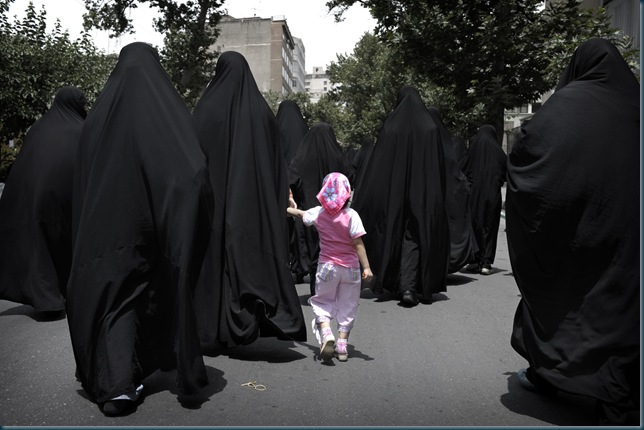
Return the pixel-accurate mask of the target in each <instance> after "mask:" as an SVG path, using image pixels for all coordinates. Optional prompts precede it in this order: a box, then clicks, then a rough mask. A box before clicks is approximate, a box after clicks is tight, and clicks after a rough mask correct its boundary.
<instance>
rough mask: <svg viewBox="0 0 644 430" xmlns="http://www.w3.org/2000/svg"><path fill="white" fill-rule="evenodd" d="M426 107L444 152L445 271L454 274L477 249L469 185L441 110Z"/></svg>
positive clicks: (473, 255) (471, 258) (470, 258)
mask: <svg viewBox="0 0 644 430" xmlns="http://www.w3.org/2000/svg"><path fill="white" fill-rule="evenodd" d="M427 109H428V111H429V114H430V115H431V116H432V118H433V119H434V123H435V124H436V126H437V127H438V130H439V132H440V135H441V143H442V144H443V153H444V155H445V209H446V210H447V217H448V219H449V237H450V260H449V269H448V273H454V272H458V271H459V270H461V269H462V268H463V267H464V266H465V265H466V264H467V263H469V262H471V261H473V260H474V258H475V256H476V252H477V251H478V245H477V244H476V238H475V236H474V230H473V228H472V216H471V214H470V197H471V196H470V185H469V182H468V181H467V178H466V177H465V174H464V173H463V172H462V171H461V168H460V166H459V163H458V159H457V156H456V150H455V148H454V142H453V139H452V137H451V136H450V134H449V132H448V131H447V128H446V127H445V124H443V119H442V118H441V115H440V112H439V111H438V109H436V108H435V107H429V108H427Z"/></svg>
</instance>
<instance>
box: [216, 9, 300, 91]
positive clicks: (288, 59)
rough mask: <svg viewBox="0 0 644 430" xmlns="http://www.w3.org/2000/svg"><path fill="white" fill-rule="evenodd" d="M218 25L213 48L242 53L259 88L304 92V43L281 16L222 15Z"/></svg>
mask: <svg viewBox="0 0 644 430" xmlns="http://www.w3.org/2000/svg"><path fill="white" fill-rule="evenodd" d="M219 28H220V30H221V33H220V34H219V37H218V38H217V41H216V42H215V46H214V47H213V48H214V49H215V50H216V51H218V52H220V53H221V52H225V51H237V52H239V53H240V54H242V55H243V56H244V57H245V58H246V61H248V65H249V66H250V70H251V72H252V73H253V77H254V78H255V81H256V82H257V86H258V87H259V90H260V91H274V92H278V93H281V94H288V93H291V92H296V91H304V82H305V78H304V75H305V72H304V70H305V69H304V66H305V63H304V61H305V50H304V44H303V43H302V40H301V39H297V38H295V37H293V36H292V35H291V32H290V30H289V28H288V24H287V23H286V18H285V17H284V16H274V17H272V18H258V17H252V18H233V17H232V16H225V17H223V18H222V19H221V21H220V22H219Z"/></svg>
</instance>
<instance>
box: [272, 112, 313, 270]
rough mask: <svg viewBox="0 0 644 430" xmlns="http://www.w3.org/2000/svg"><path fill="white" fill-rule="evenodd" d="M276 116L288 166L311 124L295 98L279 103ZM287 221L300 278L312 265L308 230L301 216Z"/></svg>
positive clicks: (293, 260)
mask: <svg viewBox="0 0 644 430" xmlns="http://www.w3.org/2000/svg"><path fill="white" fill-rule="evenodd" d="M276 118H277V124H278V126H279V129H280V135H281V137H282V146H283V148H284V153H285V160H286V166H288V165H289V164H290V163H291V160H292V159H293V157H294V156H295V153H296V152H297V149H298V148H299V146H300V144H301V143H302V139H303V138H304V136H305V135H306V133H307V132H308V131H309V126H308V125H307V124H306V121H305V120H304V117H303V116H302V111H300V107H299V106H298V105H297V103H296V102H294V101H293V100H284V101H283V102H281V103H280V104H279V107H278V108H277V115H276ZM287 223H288V232H289V251H290V265H291V272H292V274H293V276H294V277H295V278H296V279H297V280H299V279H301V278H302V277H303V276H304V275H307V274H308V272H309V267H310V265H311V258H310V257H309V250H308V246H307V241H306V232H305V229H304V224H303V223H302V219H301V218H299V217H295V218H293V217H289V218H288V220H287Z"/></svg>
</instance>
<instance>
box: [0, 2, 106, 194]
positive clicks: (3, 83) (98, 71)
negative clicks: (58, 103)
mask: <svg viewBox="0 0 644 430" xmlns="http://www.w3.org/2000/svg"><path fill="white" fill-rule="evenodd" d="M10 3H12V0H0V142H2V157H1V163H2V166H1V167H0V181H3V180H5V179H6V175H7V173H8V170H9V168H10V166H11V164H12V163H13V159H14V158H15V156H16V155H17V153H18V150H19V148H20V144H21V141H22V137H23V136H24V134H25V133H26V131H27V129H28V128H29V126H31V124H33V123H34V122H35V121H36V120H37V119H38V118H39V117H40V116H42V114H44V113H45V112H46V111H47V109H49V106H50V105H51V103H52V101H53V99H54V96H55V95H56V92H57V91H58V90H59V89H60V88H61V87H63V86H67V85H72V86H76V87H78V88H80V89H81V90H82V91H83V92H84V93H85V95H86V97H87V99H88V102H89V103H90V104H91V103H92V102H93V101H94V100H95V98H96V97H97V95H98V94H99V92H100V91H101V89H102V88H103V85H104V84H105V81H106V80H107V77H108V76H109V73H110V72H111V70H112V68H113V66H114V63H115V59H114V58H113V57H109V56H105V55H104V54H103V53H102V52H100V51H98V50H97V48H96V47H95V46H94V45H93V43H92V41H91V38H90V37H89V35H88V34H87V33H83V34H82V35H81V38H79V39H76V40H74V41H72V40H70V37H69V34H68V33H67V31H63V30H62V28H61V25H60V22H59V21H57V22H56V25H55V27H54V29H53V31H52V32H51V33H49V32H47V25H46V10H45V9H44V8H42V9H41V11H40V12H37V11H36V10H35V8H34V5H33V3H30V4H29V6H28V7H27V9H26V11H25V12H26V14H25V17H24V18H23V19H22V21H17V20H10V19H9V18H8V16H7V14H8V12H9V5H10ZM9 140H13V143H14V146H13V147H11V148H10V147H9V146H8V145H7V143H8V141H9Z"/></svg>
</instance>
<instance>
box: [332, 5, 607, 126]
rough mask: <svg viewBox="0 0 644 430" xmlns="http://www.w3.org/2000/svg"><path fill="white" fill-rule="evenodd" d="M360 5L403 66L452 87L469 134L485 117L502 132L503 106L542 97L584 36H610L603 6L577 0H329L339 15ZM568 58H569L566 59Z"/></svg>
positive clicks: (448, 88)
mask: <svg viewBox="0 0 644 430" xmlns="http://www.w3.org/2000/svg"><path fill="white" fill-rule="evenodd" d="M354 4H360V5H362V6H363V7H366V8H368V9H369V10H370V12H371V14H372V16H373V17H374V18H375V19H376V20H377V23H378V24H377V26H376V29H375V33H376V35H377V36H378V38H379V40H380V41H381V42H382V43H384V44H385V45H386V46H387V47H388V48H389V49H391V50H392V51H391V52H392V53H394V54H393V55H395V56H396V58H397V63H398V64H399V67H401V68H402V69H406V70H412V71H413V73H414V74H415V78H416V79H418V80H419V82H420V81H423V82H432V83H434V84H436V85H437V86H438V87H440V88H442V89H443V90H444V91H446V92H447V93H449V94H451V95H452V97H453V101H454V109H455V110H456V111H457V112H461V114H459V115H458V117H459V118H460V121H465V123H459V124H458V128H459V129H462V130H467V132H466V135H471V134H472V133H473V132H474V131H475V130H476V127H478V126H479V125H481V124H483V123H488V124H492V125H494V126H495V127H496V128H497V132H498V134H499V138H501V137H502V132H503V111H504V109H507V108H512V107H516V106H521V105H523V104H526V103H530V102H533V101H536V100H537V99H538V98H539V97H540V96H541V95H542V94H543V93H545V92H547V91H548V90H550V89H551V88H553V87H554V85H555V84H556V80H555V79H554V77H555V76H557V75H558V73H560V71H561V70H562V69H563V67H565V64H566V62H567V61H568V58H569V57H568V56H569V55H570V54H572V51H571V49H573V50H574V47H576V46H577V45H578V44H579V43H580V42H581V41H583V40H585V39H587V38H590V37H607V38H610V39H612V40H613V41H614V42H615V39H619V32H616V31H615V30H614V29H610V26H609V25H608V24H607V23H608V18H607V17H606V16H605V14H602V13H601V12H600V11H597V12H580V11H579V10H578V5H579V0H564V1H561V2H552V6H550V8H549V9H546V10H545V11H542V10H540V6H541V4H542V1H541V0H430V1H426V0H399V1H395V2H392V1H389V0H331V1H328V2H327V7H328V8H329V10H333V11H335V15H336V19H338V20H341V19H342V15H343V13H344V11H346V9H347V8H349V7H351V6H352V5H354ZM564 57H565V58H564Z"/></svg>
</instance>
